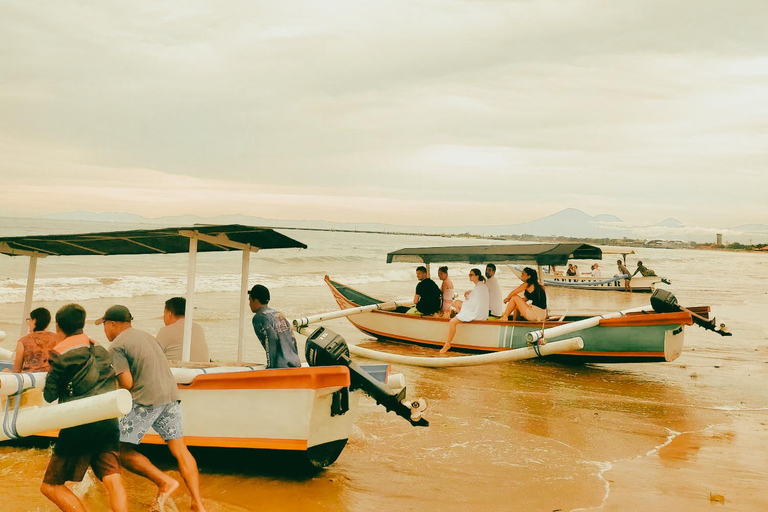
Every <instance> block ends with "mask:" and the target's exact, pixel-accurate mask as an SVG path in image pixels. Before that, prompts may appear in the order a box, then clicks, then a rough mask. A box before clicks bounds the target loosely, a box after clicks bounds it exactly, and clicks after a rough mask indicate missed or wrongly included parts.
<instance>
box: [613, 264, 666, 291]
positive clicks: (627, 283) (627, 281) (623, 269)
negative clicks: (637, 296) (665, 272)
mask: <svg viewBox="0 0 768 512" xmlns="http://www.w3.org/2000/svg"><path fill="white" fill-rule="evenodd" d="M616 266H617V267H618V269H619V274H620V275H624V276H626V277H625V278H624V290H626V291H628V292H630V293H631V292H632V285H631V281H632V278H633V277H635V274H637V273H638V272H640V275H641V276H643V277H650V276H655V275H656V272H654V271H653V270H651V269H649V268H648V267H646V266H645V265H643V262H642V261H638V262H637V268H636V269H635V271H634V272H632V273H631V274H630V273H629V269H628V268H627V265H626V264H625V263H624V262H623V261H621V260H616Z"/></svg>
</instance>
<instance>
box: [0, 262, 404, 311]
mask: <svg viewBox="0 0 768 512" xmlns="http://www.w3.org/2000/svg"><path fill="white" fill-rule="evenodd" d="M324 276H325V274H303V275H295V274H294V275H267V274H251V275H250V277H249V279H248V282H249V283H251V284H253V283H255V282H260V283H263V284H265V285H266V286H268V287H269V288H290V287H301V286H325V282H324V281H323V278H324ZM332 277H333V278H334V279H338V280H339V281H341V282H343V283H345V284H350V285H359V284H365V283H378V282H388V281H407V280H413V270H412V269H405V268H403V269H393V270H385V271H378V272H377V271H373V272H369V273H355V274H352V273H348V274H344V273H341V274H334V275H333V276H332ZM186 288H187V280H186V277H162V276H134V275H129V276H122V277H58V278H39V279H37V280H36V281H35V292H34V300H35V301H36V302H61V301H82V300H89V299H101V298H112V297H142V296H150V295H181V294H183V293H185V292H186ZM239 290H240V274H219V275H198V276H197V280H196V282H195V291H196V292H198V293H212V292H237V291H239ZM25 293H26V281H25V280H20V279H7V280H5V281H3V282H0V304H12V303H20V302H24V296H25Z"/></svg>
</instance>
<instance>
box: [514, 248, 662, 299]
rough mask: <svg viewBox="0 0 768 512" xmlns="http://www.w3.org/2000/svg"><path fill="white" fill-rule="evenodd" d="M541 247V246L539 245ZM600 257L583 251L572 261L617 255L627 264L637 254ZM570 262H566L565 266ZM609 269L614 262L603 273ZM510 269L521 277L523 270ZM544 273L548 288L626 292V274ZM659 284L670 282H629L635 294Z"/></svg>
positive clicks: (642, 279)
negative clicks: (594, 275)
mask: <svg viewBox="0 0 768 512" xmlns="http://www.w3.org/2000/svg"><path fill="white" fill-rule="evenodd" d="M537 245H539V246H541V244H537ZM598 250H600V255H599V256H598V257H595V256H596V255H595V254H591V253H590V251H582V252H581V253H580V254H577V255H574V257H573V258H570V259H572V260H599V259H602V255H603V254H617V255H620V256H621V257H622V259H623V261H624V264H625V265H626V264H627V255H628V254H635V251H633V250H632V249H598ZM567 263H568V262H567V261H566V263H565V264H567ZM607 268H611V269H614V270H615V269H616V266H615V265H614V262H613V261H611V262H610V264H609V265H606V268H602V269H601V270H602V272H605V273H606V274H609V273H610V272H611V271H608V270H607ZM510 269H511V270H512V272H513V273H514V274H515V275H516V276H517V277H520V273H521V271H522V268H520V267H518V266H514V265H510ZM541 270H542V271H543V272H539V275H540V276H541V278H542V282H543V283H544V284H545V285H547V286H556V287H559V288H571V289H577V290H600V291H613V292H626V291H627V290H626V288H624V277H623V276H624V274H614V275H610V276H605V277H592V276H591V275H585V274H582V275H578V276H569V275H566V273H565V272H560V271H557V272H552V267H546V268H542V269H541ZM659 283H665V284H670V282H669V281H668V280H667V279H666V278H664V277H660V276H656V275H653V276H642V275H637V276H635V277H633V278H632V279H631V280H630V281H629V286H630V289H631V290H632V292H634V293H638V292H640V293H651V292H653V291H654V290H655V289H656V285H657V284H659Z"/></svg>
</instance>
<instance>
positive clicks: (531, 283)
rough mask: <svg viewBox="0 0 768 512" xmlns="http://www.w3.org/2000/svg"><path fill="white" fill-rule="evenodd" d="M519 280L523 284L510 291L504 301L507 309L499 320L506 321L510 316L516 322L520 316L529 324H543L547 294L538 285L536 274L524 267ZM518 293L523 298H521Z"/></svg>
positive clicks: (545, 316)
mask: <svg viewBox="0 0 768 512" xmlns="http://www.w3.org/2000/svg"><path fill="white" fill-rule="evenodd" d="M520 280H521V281H523V284H521V285H520V286H518V287H517V288H515V289H514V290H512V292H511V293H510V294H509V295H507V298H506V299H504V303H505V304H506V305H507V309H506V310H504V314H503V315H502V317H501V319H502V320H507V319H508V318H509V315H512V320H518V319H519V318H520V317H521V316H522V317H523V318H525V319H526V320H528V321H530V322H543V321H544V320H545V319H546V318H547V293H546V292H545V291H544V287H543V286H541V284H540V283H539V276H538V274H537V272H536V271H535V270H533V269H532V268H530V267H525V268H524V269H523V271H522V272H521V273H520ZM520 293H522V294H523V296H524V297H521V296H520V295H519V294H520ZM528 302H530V304H528Z"/></svg>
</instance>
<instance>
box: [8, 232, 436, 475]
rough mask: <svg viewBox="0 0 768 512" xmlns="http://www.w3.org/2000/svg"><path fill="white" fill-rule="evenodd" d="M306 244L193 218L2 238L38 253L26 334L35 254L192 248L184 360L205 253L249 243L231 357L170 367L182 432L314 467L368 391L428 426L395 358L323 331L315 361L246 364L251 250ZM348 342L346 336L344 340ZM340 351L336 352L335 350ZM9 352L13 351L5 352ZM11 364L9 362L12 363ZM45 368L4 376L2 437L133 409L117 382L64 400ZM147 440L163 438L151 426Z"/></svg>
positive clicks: (330, 456)
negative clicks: (46, 387) (368, 358)
mask: <svg viewBox="0 0 768 512" xmlns="http://www.w3.org/2000/svg"><path fill="white" fill-rule="evenodd" d="M286 248H306V246H305V245H304V244H303V243H301V242H298V241H296V240H294V239H291V238H289V237H286V236H284V235H282V234H280V233H278V232H276V231H274V230H272V229H267V228H257V227H249V226H241V225H226V226H192V227H185V228H165V229H153V230H133V231H119V232H105V233H88V234H72V235H46V236H24V237H13V238H0V253H2V254H6V255H9V256H27V257H29V258H30V263H29V274H28V280H27V290H26V299H25V302H24V310H23V314H22V322H21V323H22V329H21V332H20V334H21V335H22V336H23V335H25V334H27V330H26V327H24V324H25V322H24V321H23V319H25V318H27V317H28V315H29V312H30V309H31V304H32V297H33V291H34V281H35V273H36V267H37V262H38V260H39V259H41V258H46V257H49V256H112V255H149V254H153V255H160V254H171V253H184V252H188V253H189V264H188V275H187V293H186V298H187V306H186V318H187V321H186V322H185V328H186V329H185V332H184V345H183V361H185V362H188V361H189V358H190V340H191V326H192V322H193V316H194V306H195V273H196V272H195V270H196V257H197V253H198V252H217V251H242V253H243V258H242V280H241V290H240V295H241V307H240V330H239V334H238V349H237V358H236V360H235V361H234V362H232V363H225V364H222V363H210V364H204V363H201V364H198V363H184V362H182V363H179V364H178V365H172V366H174V367H173V368H172V371H173V374H174V376H175V377H176V381H177V383H178V386H179V393H180V396H181V407H182V410H183V413H184V434H185V439H186V442H187V444H188V445H190V446H193V447H215V448H249V449H267V450H281V451H292V452H301V453H303V454H305V456H306V460H307V462H308V463H309V464H311V465H312V466H314V467H324V466H327V465H329V464H331V463H333V462H334V461H335V460H336V458H337V457H338V456H339V455H340V453H341V451H342V450H343V448H344V446H345V445H346V443H347V440H348V438H349V436H350V433H351V431H352V422H353V418H354V416H355V412H356V410H357V406H358V401H359V399H360V395H361V394H363V393H365V394H368V395H370V396H372V397H373V398H374V399H375V400H376V402H377V403H379V404H382V405H384V407H385V408H386V409H387V410H388V411H394V412H395V413H396V414H398V415H399V416H402V417H404V418H405V419H406V420H408V421H409V422H410V423H411V424H412V425H414V426H426V425H428V422H427V421H426V419H425V418H424V417H423V415H422V412H423V410H424V409H425V408H426V402H424V400H421V399H419V400H414V401H409V400H407V399H406V396H405V395H406V390H405V387H404V386H405V384H404V379H402V376H400V378H396V379H392V381H393V383H391V384H392V387H393V388H394V389H392V388H390V386H389V385H388V384H387V382H388V374H389V369H390V368H389V366H388V365H371V366H358V365H356V364H354V363H352V362H351V361H350V360H349V357H348V354H349V353H348V351H346V352H345V345H344V346H343V345H342V344H340V343H338V342H336V343H335V344H332V346H330V347H329V344H328V342H329V341H330V340H328V339H325V338H327V336H322V334H323V332H322V329H318V330H317V331H316V332H317V334H316V335H315V336H314V337H313V336H312V335H310V338H309V340H308V342H307V344H306V356H307V361H308V363H309V366H305V367H301V368H289V369H273V370H267V369H265V368H264V367H263V365H258V364H248V363H244V362H243V347H244V338H245V328H244V326H245V322H246V318H247V315H248V314H250V311H249V310H248V309H247V306H248V305H247V289H248V288H247V287H248V272H249V262H250V255H251V254H252V253H255V252H257V251H259V250H260V249H286ZM342 341H343V340H342ZM329 348H330V349H332V350H329ZM3 352H4V354H2V353H0V358H2V357H1V356H2V355H5V358H6V359H10V356H11V355H12V353H11V352H10V351H7V350H4V351H3ZM5 366H6V367H8V366H9V363H6V364H5ZM44 380H45V374H13V373H11V374H9V373H5V374H2V376H1V377H0V406H1V407H3V411H4V413H3V432H2V434H0V440H8V439H16V438H19V437H24V436H31V435H35V436H43V437H52V436H56V435H57V432H58V429H61V428H66V427H70V426H75V425H78V424H83V423H88V422H92V421H96V420H99V419H106V418H110V417H118V416H121V415H124V414H125V413H126V412H127V411H128V410H130V394H129V393H128V394H127V402H126V393H127V391H125V390H118V391H115V392H112V393H107V394H104V395H100V396H97V397H91V398H83V399H81V400H76V401H72V402H68V403H65V404H55V405H50V404H46V403H45V402H44V400H42V397H41V391H40V389H41V388H42V387H43V383H44ZM144 442H145V443H149V444H159V443H162V440H161V439H160V437H159V436H158V435H156V434H154V433H153V432H151V433H150V434H148V435H147V436H146V437H145V439H144Z"/></svg>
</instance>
